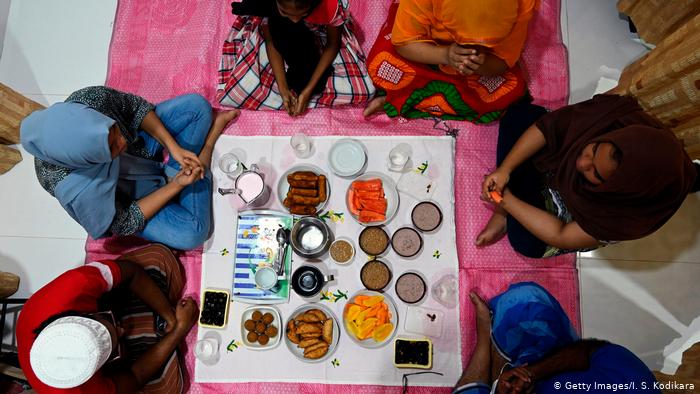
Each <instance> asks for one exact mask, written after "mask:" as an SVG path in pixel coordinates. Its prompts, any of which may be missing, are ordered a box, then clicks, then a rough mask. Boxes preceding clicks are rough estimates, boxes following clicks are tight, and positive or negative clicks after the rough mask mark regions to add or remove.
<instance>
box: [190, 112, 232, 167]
mask: <svg viewBox="0 0 700 394" xmlns="http://www.w3.org/2000/svg"><path fill="white" fill-rule="evenodd" d="M240 114H241V111H239V110H237V109H233V110H231V111H221V112H217V113H216V115H215V117H214V121H213V122H212V123H211V128H210V129H209V134H207V139H206V140H205V141H204V146H203V147H202V150H201V151H200V152H199V161H201V162H202V164H204V166H205V167H207V168H209V165H210V164H211V155H212V152H213V151H214V144H216V140H218V139H219V136H221V133H223V132H224V130H225V129H226V126H228V124H229V123H230V122H231V121H232V120H234V119H236V118H237V117H238V115H240Z"/></svg>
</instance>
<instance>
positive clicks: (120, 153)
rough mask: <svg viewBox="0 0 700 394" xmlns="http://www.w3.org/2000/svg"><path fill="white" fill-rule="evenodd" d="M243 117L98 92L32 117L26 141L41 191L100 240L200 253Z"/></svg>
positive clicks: (189, 103)
mask: <svg viewBox="0 0 700 394" xmlns="http://www.w3.org/2000/svg"><path fill="white" fill-rule="evenodd" d="M237 115H238V111H229V112H222V113H219V114H218V115H217V116H216V117H215V119H214V120H213V121H212V109H211V106H210V105H209V103H208V102H207V101H206V99H204V98H203V97H202V96H199V95H196V94H189V95H184V96H179V97H176V98H173V99H171V100H167V101H165V102H162V103H160V104H158V105H155V106H154V105H153V104H151V103H149V102H148V101H146V100H145V99H143V98H141V97H138V96H135V95H132V94H128V93H122V92H119V91H116V90H114V89H110V88H107V87H103V86H93V87H88V88H84V89H81V90H79V91H77V92H75V93H73V94H71V95H70V96H69V97H68V99H66V101H65V102H63V103H57V104H54V105H52V106H51V107H49V108H47V109H44V110H41V111H36V112H34V113H32V114H31V115H29V116H28V117H27V118H26V119H24V120H23V121H22V123H21V125H20V135H21V141H22V145H23V146H24V148H25V149H26V150H27V151H28V152H29V153H31V154H32V155H34V157H35V168H36V174H37V178H38V179H39V183H40V184H41V186H42V187H43V188H44V189H45V190H46V191H47V192H49V194H51V195H52V196H54V197H56V199H58V201H59V202H60V203H61V206H63V208H64V209H65V210H66V212H68V214H69V215H70V216H71V217H72V218H73V219H75V220H76V221H77V222H78V223H79V224H80V225H81V226H82V227H83V228H84V229H85V231H87V233H88V234H89V235H90V236H91V237H92V238H101V237H106V236H110V235H117V236H125V235H138V236H141V237H143V238H146V239H148V240H150V241H154V242H160V243H163V244H166V245H168V246H170V247H172V248H175V249H192V248H195V247H197V246H199V245H201V244H202V243H203V242H204V241H205V240H206V238H207V237H208V236H209V230H210V227H211V219H210V216H211V175H210V173H209V172H208V167H209V164H210V162H211V154H212V151H213V148H214V143H215V142H216V140H217V139H218V137H219V135H221V133H222V132H223V130H224V128H225V127H226V125H227V124H228V123H229V122H230V121H231V120H233V119H234V118H235V117H236V116H237ZM164 149H167V151H168V153H169V156H170V157H169V159H168V161H167V162H165V163H163V150H164ZM194 152H197V153H194Z"/></svg>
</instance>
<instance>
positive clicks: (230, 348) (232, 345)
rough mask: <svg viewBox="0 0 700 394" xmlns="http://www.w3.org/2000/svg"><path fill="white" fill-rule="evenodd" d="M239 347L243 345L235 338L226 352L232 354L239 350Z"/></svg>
mask: <svg viewBox="0 0 700 394" xmlns="http://www.w3.org/2000/svg"><path fill="white" fill-rule="evenodd" d="M239 346H241V343H240V342H238V341H237V340H236V339H235V338H234V339H232V340H231V342H229V344H228V346H226V351H227V352H232V351H234V350H236V349H238V347H239Z"/></svg>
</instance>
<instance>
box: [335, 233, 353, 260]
mask: <svg viewBox="0 0 700 394" xmlns="http://www.w3.org/2000/svg"><path fill="white" fill-rule="evenodd" d="M330 255H331V260H333V262H334V263H336V264H340V265H347V264H350V263H352V259H353V258H355V246H353V244H352V241H351V240H350V238H347V237H340V238H338V239H336V240H335V241H333V243H332V244H331V248H330Z"/></svg>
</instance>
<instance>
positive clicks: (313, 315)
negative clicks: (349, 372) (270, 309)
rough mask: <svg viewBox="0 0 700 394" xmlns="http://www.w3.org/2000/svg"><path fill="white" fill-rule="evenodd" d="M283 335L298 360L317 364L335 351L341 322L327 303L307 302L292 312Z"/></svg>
mask: <svg viewBox="0 0 700 394" xmlns="http://www.w3.org/2000/svg"><path fill="white" fill-rule="evenodd" d="M283 335H285V336H286V341H285V342H286V343H287V347H288V348H289V351H290V352H292V354H294V355H295V356H296V357H297V358H298V359H299V360H301V361H304V362H308V363H317V362H321V361H323V360H325V359H327V358H328V357H330V356H331V355H332V354H333V352H334V351H335V348H336V347H337V346H338V340H339V339H340V325H339V324H338V319H337V318H336V317H335V315H334V314H333V312H332V311H331V310H330V309H328V307H326V306H325V305H321V304H307V305H302V306H300V307H299V308H297V309H296V310H295V311H294V312H293V313H292V314H291V316H290V317H289V319H288V320H287V323H286V324H285V329H284V333H283Z"/></svg>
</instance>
